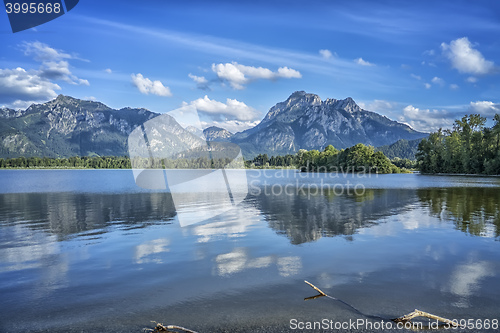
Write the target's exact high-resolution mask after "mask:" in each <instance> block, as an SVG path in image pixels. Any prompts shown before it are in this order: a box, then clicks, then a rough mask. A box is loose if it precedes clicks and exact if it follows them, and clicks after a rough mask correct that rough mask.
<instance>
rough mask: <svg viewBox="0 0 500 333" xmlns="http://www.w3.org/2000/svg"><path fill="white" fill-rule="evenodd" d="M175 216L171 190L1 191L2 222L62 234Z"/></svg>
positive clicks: (130, 226) (137, 224)
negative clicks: (146, 191) (124, 191)
mask: <svg viewBox="0 0 500 333" xmlns="http://www.w3.org/2000/svg"><path fill="white" fill-rule="evenodd" d="M173 216H175V209H174V205H173V202H172V197H171V195H170V194H169V193H132V194H99V193H97V194H96V193H66V192H65V193H15V194H2V195H0V217H1V219H2V222H1V223H2V224H3V225H16V224H23V225H25V226H27V227H30V228H32V229H37V230H43V231H48V232H50V233H53V234H56V235H57V236H59V237H60V238H63V237H64V236H68V235H71V234H75V233H80V232H84V231H90V230H96V231H98V232H100V233H104V232H106V231H105V230H104V229H105V228H106V227H109V226H111V225H114V226H120V227H122V228H124V229H135V228H143V227H146V226H148V225H152V224H157V223H163V222H164V221H167V220H170V219H171V218H172V217H173Z"/></svg>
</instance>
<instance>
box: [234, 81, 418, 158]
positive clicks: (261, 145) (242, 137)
mask: <svg viewBox="0 0 500 333" xmlns="http://www.w3.org/2000/svg"><path fill="white" fill-rule="evenodd" d="M426 135H427V134H425V133H421V132H417V131H415V130H413V129H412V128H411V127H409V126H408V125H405V124H401V123H398V122H396V121H393V120H390V119H389V118H387V117H384V116H382V115H379V114H378V113H375V112H370V111H366V110H363V109H361V108H360V107H359V106H358V105H357V104H356V103H355V102H354V100H353V99H352V98H350V97H348V98H346V99H341V100H337V99H330V98H328V99H326V100H325V101H322V100H321V99H320V98H319V96H317V95H314V94H308V93H306V92H304V91H297V92H294V93H293V94H292V95H291V96H290V97H288V99H287V100H286V101H284V102H281V103H278V104H276V105H275V106H273V107H272V108H271V109H270V110H269V112H268V113H267V115H266V116H265V117H264V119H263V120H262V121H261V122H260V123H259V124H258V125H257V126H255V127H254V128H251V129H248V130H246V131H244V132H240V133H236V134H235V135H234V136H233V137H232V138H231V141H232V142H234V143H237V144H239V145H240V146H241V147H242V149H243V151H244V153H246V154H245V156H246V157H247V158H248V157H249V156H252V155H255V154H259V153H267V154H270V155H283V154H288V153H294V152H296V151H298V150H299V149H302V148H303V149H307V150H310V149H318V150H321V149H324V147H326V146H327V145H330V144H331V145H333V146H334V147H335V148H339V149H340V148H347V147H351V146H353V145H355V144H357V143H363V144H365V145H372V146H383V145H389V144H392V143H394V142H396V141H398V140H401V139H405V140H413V139H418V138H422V137H425V136H426Z"/></svg>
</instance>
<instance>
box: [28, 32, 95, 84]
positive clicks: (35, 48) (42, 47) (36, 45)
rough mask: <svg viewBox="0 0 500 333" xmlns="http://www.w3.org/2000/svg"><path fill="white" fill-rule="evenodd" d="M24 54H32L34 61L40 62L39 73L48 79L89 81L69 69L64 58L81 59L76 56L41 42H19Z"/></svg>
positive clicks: (70, 81)
mask: <svg viewBox="0 0 500 333" xmlns="http://www.w3.org/2000/svg"><path fill="white" fill-rule="evenodd" d="M21 47H22V48H23V49H24V54H25V55H27V56H33V58H34V59H35V60H36V61H39V62H41V63H42V65H41V66H40V69H39V75H40V76H41V77H45V78H47V79H48V80H61V81H66V82H67V83H70V84H78V85H86V86H88V85H90V84H89V81H87V80H84V79H80V78H78V77H76V76H75V75H73V74H72V73H71V71H70V69H69V68H70V64H69V62H68V61H67V60H65V59H77V60H83V61H86V60H84V59H80V58H78V57H76V56H73V55H70V54H68V53H64V52H63V51H61V50H56V49H54V48H52V47H50V46H48V45H47V44H44V43H41V42H38V41H36V42H24V43H22V44H21Z"/></svg>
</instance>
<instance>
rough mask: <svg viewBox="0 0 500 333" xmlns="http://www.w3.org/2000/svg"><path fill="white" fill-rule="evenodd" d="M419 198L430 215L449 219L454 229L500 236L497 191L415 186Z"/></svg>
mask: <svg viewBox="0 0 500 333" xmlns="http://www.w3.org/2000/svg"><path fill="white" fill-rule="evenodd" d="M417 193H418V196H419V198H420V201H421V202H423V203H425V205H426V206H428V207H429V210H430V211H431V214H432V215H435V216H436V217H438V218H441V217H443V215H444V216H445V217H446V218H447V219H451V220H452V221H453V223H454V224H455V226H456V228H457V229H458V230H460V231H462V232H465V233H469V234H471V235H475V236H485V235H488V229H489V227H491V229H490V230H492V229H494V237H499V236H500V190H499V189H498V188H488V187H463V188H460V187H453V188H434V189H419V190H418V191H417Z"/></svg>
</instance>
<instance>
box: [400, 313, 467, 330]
mask: <svg viewBox="0 0 500 333" xmlns="http://www.w3.org/2000/svg"><path fill="white" fill-rule="evenodd" d="M416 317H426V318H429V319H434V320H438V321H440V322H443V323H445V324H449V325H452V326H454V327H458V323H457V322H454V321H452V320H449V319H446V318H443V317H439V316H436V315H433V314H431V313H428V312H424V311H420V310H417V309H415V311H413V312H410V313H408V314H407V315H405V316H402V317H398V318H395V319H391V320H392V321H394V322H396V323H399V322H403V323H406V322H411V320H412V319H413V318H416Z"/></svg>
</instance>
